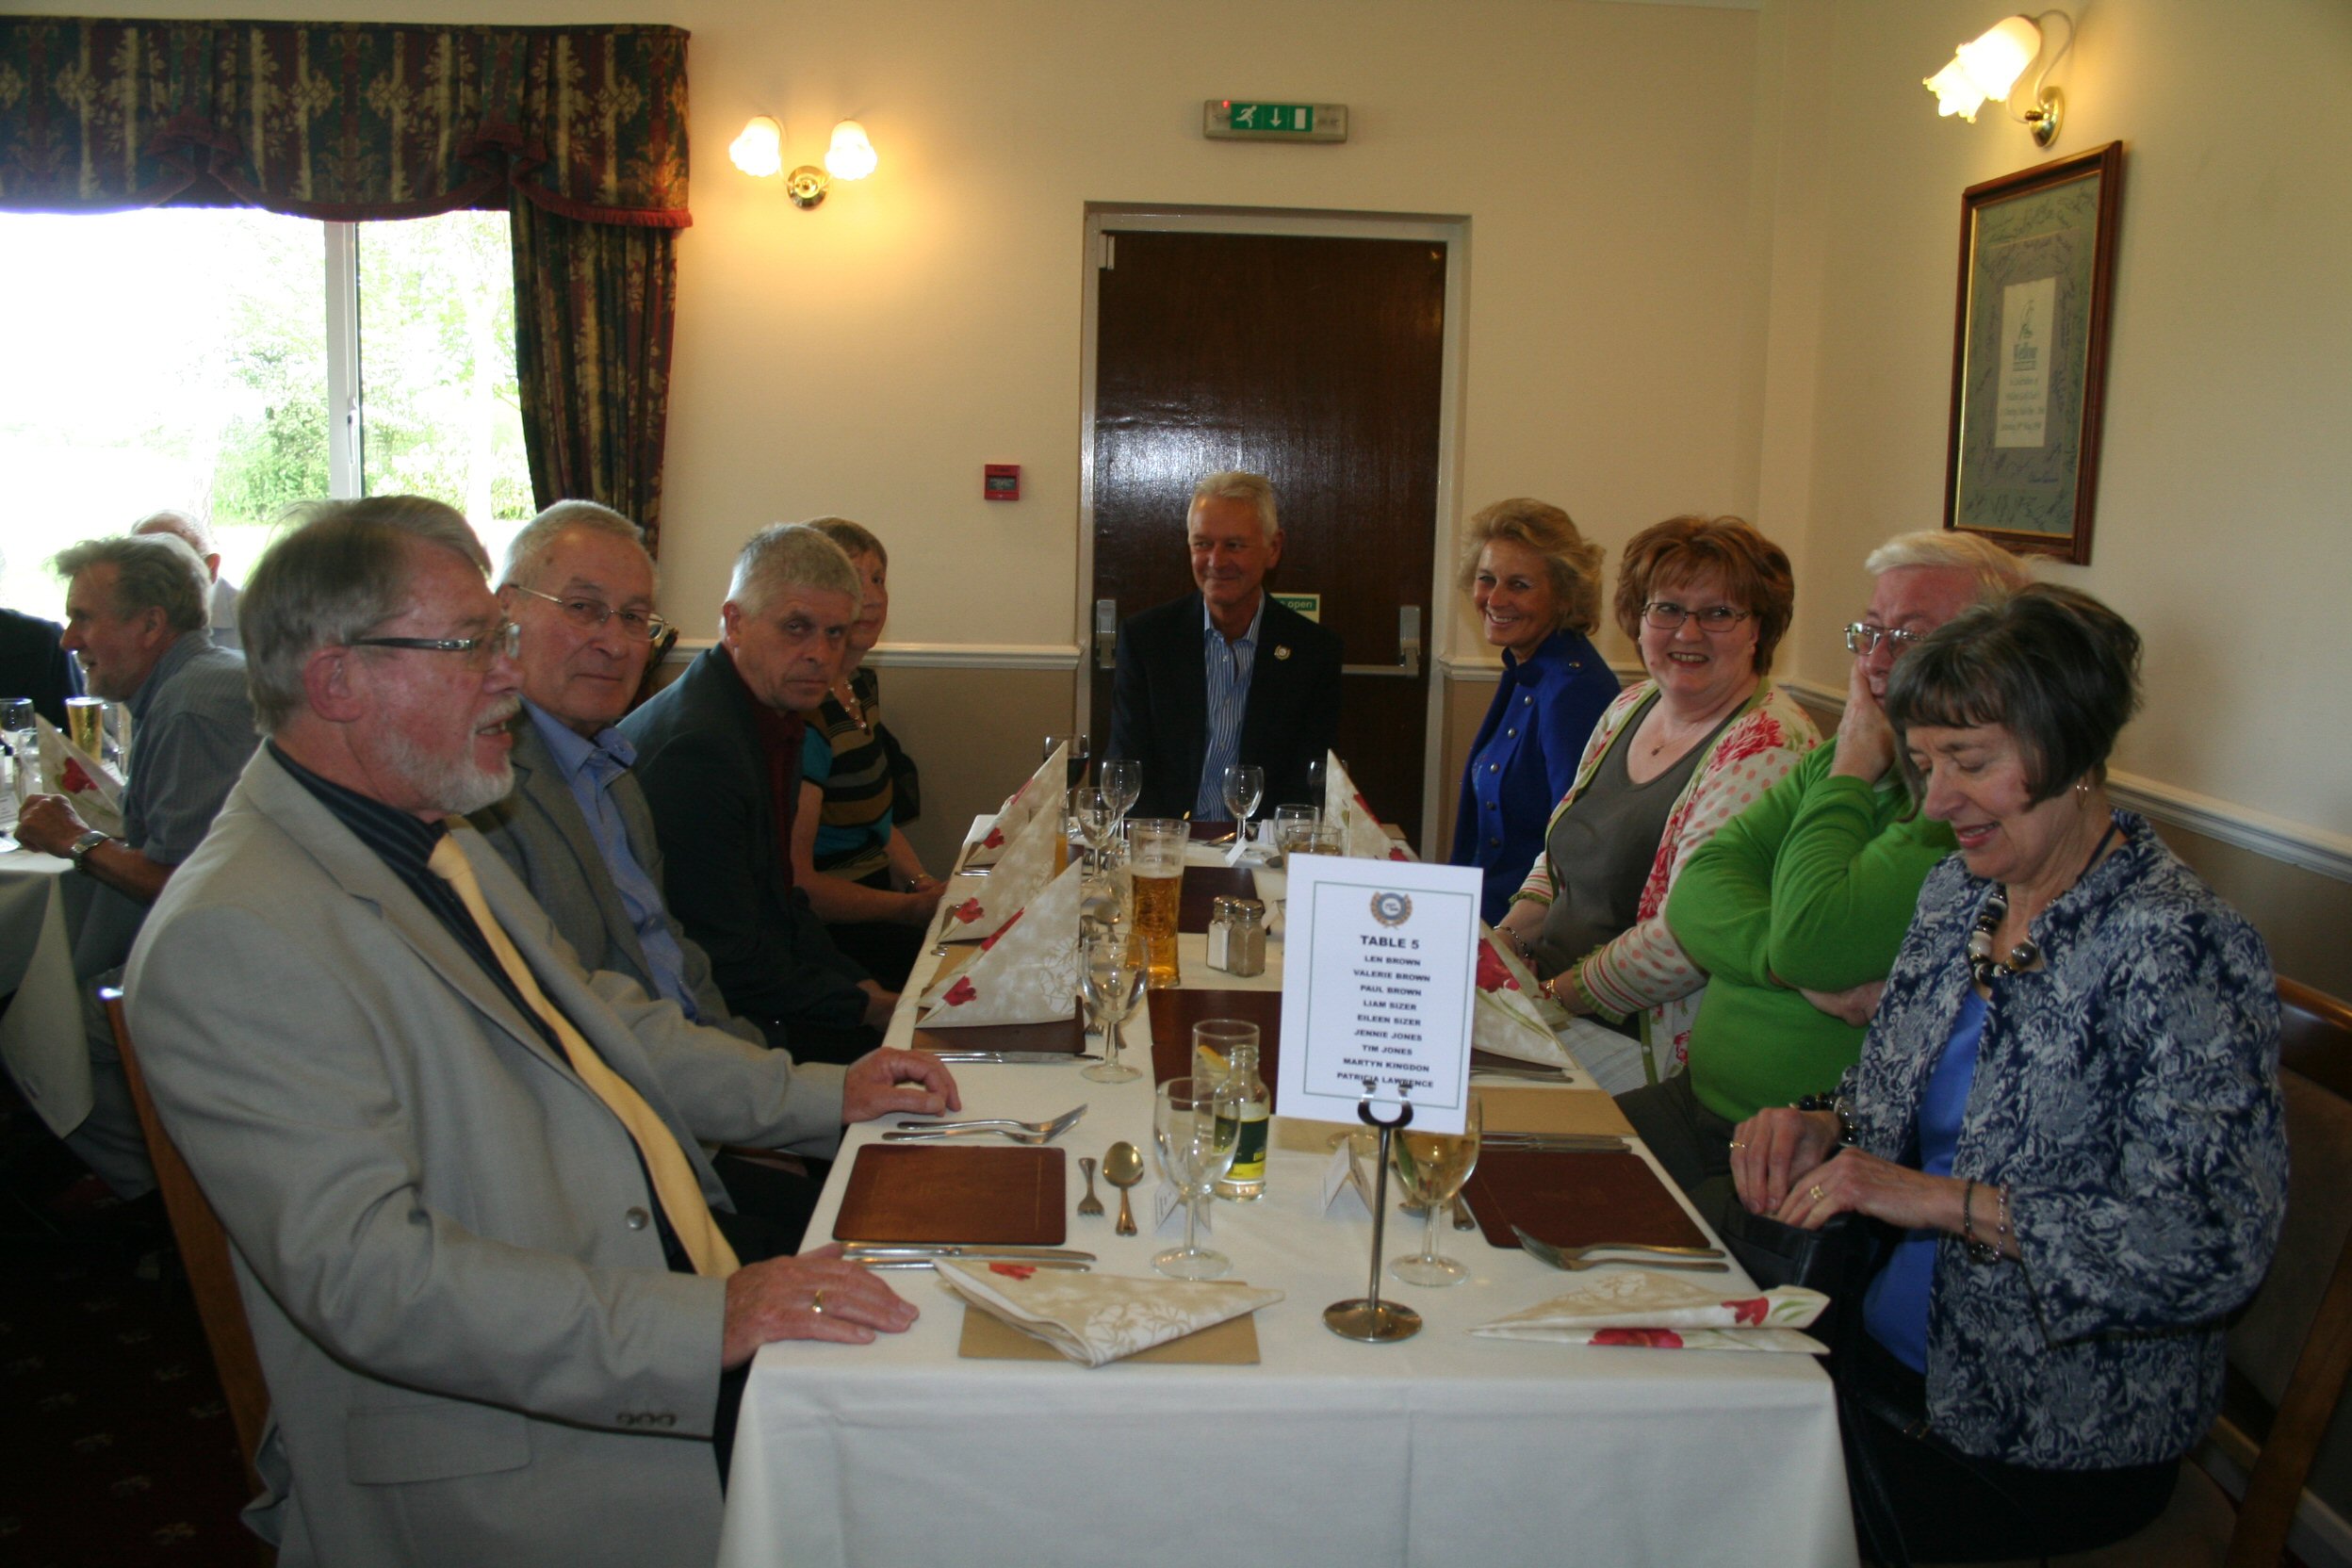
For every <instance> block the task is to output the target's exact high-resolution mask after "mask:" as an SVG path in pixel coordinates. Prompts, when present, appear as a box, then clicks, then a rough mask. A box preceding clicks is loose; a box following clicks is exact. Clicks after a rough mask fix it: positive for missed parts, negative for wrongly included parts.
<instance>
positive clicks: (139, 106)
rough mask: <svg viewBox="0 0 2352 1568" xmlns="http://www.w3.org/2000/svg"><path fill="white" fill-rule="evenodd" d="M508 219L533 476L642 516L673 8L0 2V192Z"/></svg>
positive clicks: (676, 79)
mask: <svg viewBox="0 0 2352 1568" xmlns="http://www.w3.org/2000/svg"><path fill="white" fill-rule="evenodd" d="M165 203H173V204H194V205H237V204H245V205H252V206H258V207H265V208H268V209H269V210H270V211H272V212H283V213H288V214H292V215H294V216H296V217H302V218H315V219H322V220H325V221H334V222H349V221H363V220H368V219H383V218H417V217H424V216H427V215H430V214H433V213H439V212H449V211H451V210H454V209H457V208H461V207H486V208H498V207H506V208H508V209H509V210H510V211H511V212H512V214H513V218H514V235H515V321H516V329H515V336H516V339H517V342H516V351H515V358H516V364H517V368H518V369H519V370H520V373H521V381H522V395H523V401H524V405H525V406H524V420H523V432H524V439H525V443H526V446H527V447H528V448H529V450H530V456H531V487H532V489H533V491H534V492H535V493H536V496H537V499H538V501H539V504H540V505H542V506H546V505H548V504H550V503H551V502H553V501H555V500H558V499H562V498H567V497H579V498H585V499H590V500H596V501H601V502H603V503H604V504H605V505H607V506H611V507H613V508H615V509H617V510H619V511H621V512H624V513H626V514H628V515H630V516H632V517H635V518H637V519H638V520H639V521H640V522H642V523H644V524H645V528H646V531H647V544H648V545H650V544H652V542H653V540H652V534H653V531H654V530H655V528H656V526H657V524H658V520H659V512H660V502H661V491H662V437H663V423H664V414H665V409H666V405H667V399H668V387H669V352H670V325H671V320H672V318H673V316H674V313H675V310H676V302H677V269H676V263H675V260H674V254H675V252H674V239H675V233H674V231H676V230H678V229H680V228H683V227H685V226H686V225H687V224H688V223H690V222H692V221H693V219H692V217H691V216H690V215H689V214H688V212H687V210H686V34H685V33H684V32H683V31H681V30H679V29H678V28H675V27H647V26H613V27H489V26H447V25H438V24H414V25H412V24H391V23H308V22H301V23H269V22H151V21H118V20H107V19H101V18H91V17H0V209H8V210H16V211H37V212H113V211H120V210H122V209H123V208H127V207H144V206H155V205H160V204H165Z"/></svg>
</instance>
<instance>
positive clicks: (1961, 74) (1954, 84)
mask: <svg viewBox="0 0 2352 1568" xmlns="http://www.w3.org/2000/svg"><path fill="white" fill-rule="evenodd" d="M2053 16H2054V17H2057V18H2059V19H2060V20H2061V21H2063V22H2065V23H2066V42H2065V43H2063V44H2061V45H2059V47H2058V50H2057V52H2056V53H2055V54H2052V55H2051V56H2050V58H2049V61H2048V63H2046V64H2045V65H2043V67H2042V70H2041V74H2040V75H2037V76H2035V77H2034V106H2033V107H2032V108H2030V109H2028V110H2026V111H2025V112H2024V113H2023V114H2019V113H2017V111H2016V110H2015V109H2010V110H2009V115H2010V118H2011V119H2013V120H2016V121H2017V122H2020V123H2022V124H2025V125H2028V126H2031V127H2032V128H2033V132H2034V145H2035V146H2036V147H2047V146H2049V145H2050V143H2051V142H2052V141H2055V140H2056V139H2058V122H2059V119H2060V118H2061V117H2062V116H2063V115H2064V114H2065V112H2066V97H2065V95H2064V94H2062V93H2061V92H2060V91H2059V90H2057V89H2056V88H2054V87H2044V86H2043V85H2042V82H2043V79H2044V78H2045V77H2047V76H2049V74H2050V68H2051V67H2052V66H2055V65H2056V64H2057V63H2058V61H2059V60H2060V59H2061V58H2063V57H2065V55H2066V51H2067V50H2069V49H2071V48H2073V47H2074V18H2072V17H2070V16H2068V15H2066V12H2064V11H2044V12H2042V14H2041V15H2040V16H2038V17H2027V16H2012V17H2009V18H2006V19H2005V20H2003V21H2001V22H2000V23H1997V24H1994V25H1993V26H1992V27H1991V28H1989V29H1987V30H1986V31H1985V32H1984V33H1983V34H1981V35H1979V36H1978V37H1977V38H1976V39H1975V40H1974V41H1970V42H1968V43H1964V44H1962V45H1960V48H1959V50H1958V52H1957V53H1955V54H1954V55H1953V56H1952V60H1951V62H1950V63H1949V64H1947V65H1946V66H1945V67H1944V68H1943V69H1942V70H1941V71H1938V72H1937V73H1936V74H1934V75H1933V76H1927V77H1923V78H1921V79H1922V81H1923V82H1924V83H1925V85H1926V87H1927V90H1928V91H1930V92H1932V93H1934V94H1935V95H1936V113H1937V114H1938V115H1946V114H1956V115H1958V116H1959V117H1960V118H1961V119H1963V120H1965V121H1967V122H1968V123H1969V124H1971V125H1973V124H1975V123H1976V111H1977V109H1978V107H1979V106H1982V105H1983V104H1984V102H1985V100H1986V99H1987V98H1992V99H1998V100H1999V101H2000V102H2001V106H2002V107H2003V108H2007V107H2008V104H2009V94H2010V92H2011V90H2013V89H2014V88H2015V87H2016V86H2017V78H2018V77H2019V76H2022V75H2024V74H2025V68H2026V67H2027V66H2029V65H2032V64H2033V63H2034V61H2035V60H2036V59H2038V58H2040V57H2041V55H2042V49H2043V38H2042V29H2041V24H2042V23H2044V22H2047V21H2049V20H2050V18H2051V17H2053Z"/></svg>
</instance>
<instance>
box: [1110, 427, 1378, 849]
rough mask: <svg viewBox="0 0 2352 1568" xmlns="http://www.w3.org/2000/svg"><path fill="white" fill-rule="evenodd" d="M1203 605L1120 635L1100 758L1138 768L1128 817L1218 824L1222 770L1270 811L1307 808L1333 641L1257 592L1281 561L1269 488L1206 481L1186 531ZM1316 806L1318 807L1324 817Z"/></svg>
mask: <svg viewBox="0 0 2352 1568" xmlns="http://www.w3.org/2000/svg"><path fill="white" fill-rule="evenodd" d="M1184 536H1185V542H1186V545H1187V546H1188V547H1189V548H1190V550H1191V552H1192V579H1193V581H1194V582H1196V583H1198V584H1199V585H1200V592H1199V593H1196V594H1187V595H1186V596H1184V597H1183V598H1181V599H1177V600H1176V601H1174V602H1173V603H1170V604H1163V605H1159V606H1157V607H1155V608H1153V609H1151V610H1147V611H1144V612H1143V613H1141V614H1139V615H1135V616H1134V617H1132V618H1131V619H1130V620H1129V621H1128V622H1127V624H1126V625H1125V626H1124V627H1123V628H1121V629H1120V631H1119V673H1118V677H1117V680H1116V683H1115V685H1114V687H1113V695H1112V706H1111V743H1110V749H1109V751H1108V752H1107V753H1106V755H1108V756H1111V757H1129V758H1135V759H1136V760H1139V761H1141V762H1142V763H1143V792H1142V794H1141V795H1140V796H1139V797H1138V798H1137V800H1136V802H1135V813H1134V814H1135V815H1136V816H1140V817H1178V816H1184V815H1185V814H1187V813H1189V814H1190V815H1191V816H1192V818H1193V819H1194V820H1195V821H1202V820H1209V821H1223V820H1225V819H1226V818H1228V817H1230V816H1232V814H1233V813H1232V811H1231V809H1229V808H1228V807H1227V806H1226V804H1225V795H1224V778H1225V770H1226V769H1227V768H1229V767H1232V766H1233V765H1235V764H1236V763H1254V764H1256V765H1257V766H1259V767H1262V768H1264V769H1265V770H1266V797H1265V798H1266V803H1267V804H1269V805H1274V804H1280V803H1282V802H1286V801H1307V800H1314V799H1315V797H1314V796H1313V795H1311V794H1310V793H1309V792H1308V787H1307V767H1308V764H1309V763H1311V762H1315V761H1317V760H1321V758H1322V757H1323V755H1324V754H1325V753H1326V752H1328V751H1329V750H1330V749H1331V741H1332V739H1333V737H1334V736H1336V735H1337V734H1338V732H1339V665H1340V644H1339V639H1338V638H1337V637H1336V636H1334V635H1332V634H1331V632H1329V631H1326V630H1324V629H1322V628H1321V627H1319V626H1317V625H1315V623H1314V622H1313V621H1310V620H1308V619H1307V618H1306V617H1305V616H1304V615H1301V614H1299V613H1298V612H1296V611H1294V610H1290V609H1287V608H1285V607H1284V606H1282V605H1281V604H1277V603H1276V602H1274V600H1273V599H1272V598H1271V597H1270V596H1268V595H1267V594H1266V589H1265V582H1266V573H1267V572H1268V571H1269V570H1271V569H1272V568H1273V566H1274V565H1275V564H1276V563H1278V562H1280V561H1281V560H1282V528H1281V526H1280V525H1279V524H1278V523H1277V521H1276V520H1275V515H1274V486H1273V485H1272V484H1271V483H1269V482H1267V481H1266V478H1265V477H1264V476H1263V475H1259V474H1250V473H1240V472H1227V473H1217V474H1211V475H1209V476H1208V477H1207V478H1206V479H1203V480H1202V481H1201V482H1200V483H1198V484H1196V485H1195V486H1193V492H1192V505H1191V507H1190V509H1189V510H1188V511H1187V512H1186V514H1185V517H1184ZM1318 804H1319V803H1318Z"/></svg>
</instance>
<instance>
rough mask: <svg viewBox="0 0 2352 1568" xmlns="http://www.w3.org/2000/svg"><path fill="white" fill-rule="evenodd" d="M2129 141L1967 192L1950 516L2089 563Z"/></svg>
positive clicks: (1999, 537) (1947, 499)
mask: <svg viewBox="0 0 2352 1568" xmlns="http://www.w3.org/2000/svg"><path fill="white" fill-rule="evenodd" d="M2122 181H2123V143H2122V142H2120V141H2111V142H2109V143H2108V144H2107V145H2106V146H2104V147H2097V148H2093V149H2092V150H2091V151H2089V152H2087V153H2082V154H2080V155H2077V156H2074V157H2070V158H2061V159H2059V160H2058V161H2057V162H2055V163H2046V164H2043V165H2042V166H2041V167H2040V168H2038V169H2028V170H2025V171H2023V172H2020V173H2016V174H2004V175H2002V176H2001V178H1999V179H1995V180H1986V181H1985V182H1984V183H1983V184H1982V185H1972V186H1970V187H1968V189H1967V190H1966V191H1964V192H1963V193H1962V194H1961V198H1960V298H1959V306H1958V310H1957V312H1956V314H1957V318H1958V319H1957V321H1956V323H1955V325H1954V327H1953V330H1952V444H1951V450H1950V455H1949V459H1948V462H1947V465H1946V467H1945V470H1944V526H1945V527H1947V528H1956V529H1966V530H1968V531H1969V532H1971V533H1982V534H1985V535H1986V536H1987V537H1989V538H1991V539H1992V540H1993V541H1994V542H1995V543H1997V544H2000V545H2003V546H2006V547H2009V548H2010V549H2013V550H2019V551H2024V552H2029V553H2033V554H2038V555H2054V556H2059V557H2061V558H2063V559H2065V560H2067V561H2072V562H2076V563H2084V562H2088V561H2089V560H2090V559H2091V515H2092V510H2093V505H2094V503H2095V501H2096V499H2097V496H2098V490H2099V411H2100V406H2101V404H2102V402H2103V400H2104V395H2105V390H2106V381H2107V320H2108V305H2109V294H2110V292H2111V289H2112V286H2113V283H2114V279H2115V214H2116V210H2117V207H2118V204H2119V203H2120V199H2121V196H2122Z"/></svg>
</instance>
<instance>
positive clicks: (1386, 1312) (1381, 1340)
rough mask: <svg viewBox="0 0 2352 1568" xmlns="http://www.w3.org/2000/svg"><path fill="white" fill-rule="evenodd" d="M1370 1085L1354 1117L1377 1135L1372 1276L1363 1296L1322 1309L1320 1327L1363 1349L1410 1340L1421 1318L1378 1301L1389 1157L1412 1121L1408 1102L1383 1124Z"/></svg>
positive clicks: (1395, 1305) (1386, 1209) (1371, 1085)
mask: <svg viewBox="0 0 2352 1568" xmlns="http://www.w3.org/2000/svg"><path fill="white" fill-rule="evenodd" d="M1372 1089H1373V1082H1372V1080H1370V1079H1366V1080H1364V1099H1363V1100H1362V1101H1360V1102H1359V1103H1357V1105H1356V1116H1357V1118H1358V1119H1360V1120H1361V1121H1363V1122H1364V1125H1365V1126H1367V1127H1372V1128H1376V1129H1378V1130H1379V1132H1380V1174H1379V1175H1378V1176H1377V1177H1375V1178H1374V1179H1373V1183H1372V1187H1373V1193H1372V1276H1371V1282H1370V1283H1369V1284H1368V1285H1366V1286H1365V1287H1364V1295H1363V1296H1361V1297H1359V1298H1357V1299H1354V1300H1348V1301H1334V1302H1332V1303H1331V1305H1330V1306H1328V1307H1325V1308H1324V1309H1323V1326H1324V1327H1325V1328H1327V1329H1329V1330H1331V1332H1333V1333H1335V1334H1337V1335H1339V1337H1340V1338H1342V1339H1353V1340H1358V1341H1361V1342H1362V1343H1364V1344H1365V1345H1394V1344H1396V1343H1397V1341H1398V1340H1403V1339H1411V1338H1412V1337H1413V1335H1415V1334H1417V1333H1419V1332H1420V1331H1421V1315H1420V1314H1419V1313H1417V1312H1415V1311H1413V1309H1412V1308H1411V1307H1400V1306H1397V1304H1395V1303H1394V1302H1390V1301H1383V1300H1381V1299H1380V1237H1381V1233H1382V1232H1383V1231H1384V1230H1385V1229H1386V1228H1387V1220H1388V1154H1389V1147H1390V1144H1391V1142H1392V1141H1393V1140H1394V1139H1395V1137H1396V1135H1397V1129H1398V1128H1400V1127H1405V1126H1409V1125H1411V1124H1412V1121H1413V1106H1412V1104H1411V1103H1409V1102H1408V1103H1400V1104H1399V1105H1398V1106H1397V1119H1395V1120H1394V1121H1382V1120H1381V1119H1380V1117H1379V1116H1378V1115H1377V1114H1376V1113H1375V1112H1374V1111H1373V1109H1372Z"/></svg>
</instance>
